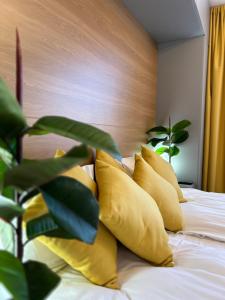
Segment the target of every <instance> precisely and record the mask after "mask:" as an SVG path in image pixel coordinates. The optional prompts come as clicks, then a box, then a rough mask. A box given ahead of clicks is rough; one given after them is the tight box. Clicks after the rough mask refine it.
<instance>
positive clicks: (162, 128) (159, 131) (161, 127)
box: [146, 126, 169, 134]
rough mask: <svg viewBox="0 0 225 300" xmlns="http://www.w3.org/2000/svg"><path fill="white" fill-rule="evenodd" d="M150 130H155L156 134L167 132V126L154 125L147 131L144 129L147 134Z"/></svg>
mask: <svg viewBox="0 0 225 300" xmlns="http://www.w3.org/2000/svg"><path fill="white" fill-rule="evenodd" d="M151 132H156V133H158V134H163V133H168V132H169V128H166V127H164V126H156V127H153V128H151V129H149V130H148V131H146V133H147V134H149V133H151Z"/></svg>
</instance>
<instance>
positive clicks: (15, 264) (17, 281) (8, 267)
mask: <svg viewBox="0 0 225 300" xmlns="http://www.w3.org/2000/svg"><path fill="white" fill-rule="evenodd" d="M0 282H1V283H3V285H4V286H5V287H6V289H7V290H8V291H9V292H10V294H11V295H12V296H13V299H14V300H30V299H29V294H28V285H27V280H26V275H25V272H24V268H23V265H22V263H21V262H20V261H19V260H18V259H17V258H16V257H15V256H14V255H13V254H11V253H9V252H7V251H0Z"/></svg>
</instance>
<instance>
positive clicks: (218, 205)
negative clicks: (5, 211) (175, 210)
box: [0, 189, 225, 300]
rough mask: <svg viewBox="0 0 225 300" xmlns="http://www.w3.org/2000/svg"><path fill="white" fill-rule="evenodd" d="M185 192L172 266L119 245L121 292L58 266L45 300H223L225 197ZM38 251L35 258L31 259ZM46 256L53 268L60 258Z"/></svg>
mask: <svg viewBox="0 0 225 300" xmlns="http://www.w3.org/2000/svg"><path fill="white" fill-rule="evenodd" d="M183 192H184V196H185V197H186V198H187V199H188V202H187V203H184V204H181V207H182V210H183V213H184V219H185V226H184V229H183V231H182V232H179V233H177V234H173V233H168V234H169V242H170V245H171V247H172V248H173V254H174V261H175V267H173V268H165V267H153V266H151V265H150V264H149V263H148V262H146V261H144V260H142V259H140V258H138V257H137V256H135V255H134V254H133V253H131V252H130V251H128V250H127V249H126V248H124V247H123V246H119V247H118V274H119V281H120V283H121V290H111V289H107V288H103V287H100V286H97V285H94V284H91V283H90V282H89V281H88V280H87V279H85V278H84V277H83V276H82V275H81V274H80V273H78V272H76V271H74V270H73V269H71V268H70V267H69V266H65V265H64V264H61V265H60V268H61V270H60V271H58V274H59V275H60V276H61V277H62V281H61V283H60V285H59V287H58V288H57V289H56V290H55V291H54V292H53V293H52V294H51V296H49V297H48V300H62V299H63V300H224V299H225V194H215V193H205V192H202V191H199V190H195V189H183ZM31 244H32V243H31ZM28 245H29V244H28ZM42 247H43V246H42ZM34 248H35V243H34ZM35 249H36V248H35ZM31 252H32V255H33V256H32V257H31V258H32V259H38V260H41V259H42V258H43V257H42V258H41V257H40V253H41V252H40V249H38V250H37V251H34V250H33V251H31ZM37 253H38V254H39V256H38V257H35V255H37ZM49 255H50V254H49V250H48V252H46V251H45V256H47V260H48V262H49V263H50V262H51V264H52V265H56V263H55V261H58V258H57V257H55V256H53V257H52V258H51V259H50V257H51V255H50V256H49ZM27 258H28V257H27ZM45 260H46V257H45ZM45 260H44V259H43V261H45ZM45 262H46V261H45ZM57 268H58V265H57ZM58 269H59V268H58ZM0 296H1V297H0V300H2V299H9V298H8V297H7V296H6V297H3V294H2V293H1V286H0Z"/></svg>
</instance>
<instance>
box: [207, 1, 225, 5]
mask: <svg viewBox="0 0 225 300" xmlns="http://www.w3.org/2000/svg"><path fill="white" fill-rule="evenodd" d="M209 4H210V6H216V5H221V4H225V0H209Z"/></svg>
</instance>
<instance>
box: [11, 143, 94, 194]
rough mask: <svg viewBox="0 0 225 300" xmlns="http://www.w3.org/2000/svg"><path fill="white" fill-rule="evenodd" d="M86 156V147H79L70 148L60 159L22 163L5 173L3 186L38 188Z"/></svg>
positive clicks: (25, 188)
mask: <svg viewBox="0 0 225 300" xmlns="http://www.w3.org/2000/svg"><path fill="white" fill-rule="evenodd" d="M88 156H89V151H88V149H87V147H86V146H84V145H81V146H78V147H74V148H72V150H70V151H69V152H67V154H66V155H65V156H63V157H60V158H49V159H44V160H26V161H23V162H22V163H21V164H20V165H18V166H17V167H14V168H13V169H11V170H8V171H7V172H6V175H5V185H6V186H14V187H17V188H20V189H21V190H27V189H30V188H32V187H37V186H40V185H42V184H44V183H46V182H48V181H50V180H52V179H53V178H54V177H56V176H57V175H59V174H61V173H63V172H64V171H66V170H67V169H70V168H71V167H73V166H74V165H77V164H79V163H81V162H82V161H84V160H85V159H87V158H88Z"/></svg>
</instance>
